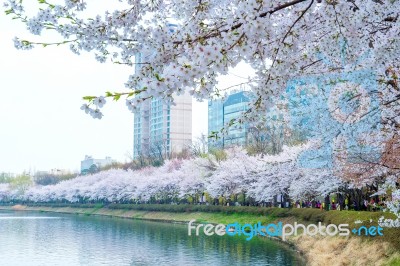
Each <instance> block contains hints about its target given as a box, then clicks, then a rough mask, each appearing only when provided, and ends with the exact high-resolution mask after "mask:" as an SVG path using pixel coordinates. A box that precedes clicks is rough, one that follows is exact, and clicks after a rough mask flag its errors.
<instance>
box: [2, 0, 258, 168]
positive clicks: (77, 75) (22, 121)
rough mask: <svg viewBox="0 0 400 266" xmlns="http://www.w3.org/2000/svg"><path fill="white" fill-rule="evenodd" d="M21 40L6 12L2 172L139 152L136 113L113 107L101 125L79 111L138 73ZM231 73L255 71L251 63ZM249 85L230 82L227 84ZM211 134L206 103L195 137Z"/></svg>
mask: <svg viewBox="0 0 400 266" xmlns="http://www.w3.org/2000/svg"><path fill="white" fill-rule="evenodd" d="M101 2H105V1H104V0H101ZM99 6H102V7H103V8H104V7H105V6H106V5H105V4H102V5H96V8H99ZM101 14H102V13H101ZM15 36H18V37H26V38H27V39H30V40H32V39H34V38H33V37H30V36H31V35H30V34H27V31H26V30H25V26H24V25H23V24H22V23H20V22H18V21H15V20H11V17H10V16H5V15H4V12H3V10H1V13H0V172H13V173H20V172H22V171H24V170H26V171H36V170H50V169H52V168H59V169H69V170H73V171H78V170H79V168H80V161H81V160H82V159H83V158H84V156H85V155H92V156H94V157H95V158H104V157H105V156H110V157H112V158H113V159H115V160H118V161H122V162H124V161H127V160H128V156H127V154H128V153H129V154H132V145H133V114H132V113H131V112H129V110H128V109H127V108H126V106H125V101H124V100H122V101H121V100H120V101H119V102H117V103H115V102H113V103H110V101H108V103H107V104H106V105H105V107H104V108H103V109H104V110H103V113H104V117H103V118H102V119H101V120H98V119H93V118H91V117H90V116H89V115H87V114H85V113H84V112H83V111H81V110H80V106H81V105H82V104H83V101H82V100H81V99H82V96H85V95H101V94H103V93H104V92H105V91H108V90H110V91H125V88H124V85H123V84H124V83H125V81H126V80H127V78H128V75H129V74H130V73H131V72H132V71H133V69H130V68H128V67H126V66H121V65H114V64H112V63H106V64H100V63H98V62H97V61H96V60H95V59H94V55H93V54H88V53H82V54H81V55H80V56H78V55H75V54H73V53H72V52H70V50H69V48H68V47H67V46H65V47H46V48H42V47H37V48H34V49H33V50H30V51H21V50H16V49H15V48H14V46H13V41H12V39H13V38H14V37H15ZM232 72H233V73H236V74H238V73H240V75H241V76H248V74H247V73H251V72H250V71H249V69H248V68H247V67H246V66H244V65H241V67H240V68H239V69H235V70H234V71H232ZM242 81H243V79H240V78H238V77H236V76H230V77H225V78H222V79H221V82H220V84H221V86H222V87H224V86H229V85H230V84H236V83H240V82H242ZM206 132H207V103H206V102H203V103H197V102H194V103H193V138H197V137H198V136H200V135H201V134H202V133H206Z"/></svg>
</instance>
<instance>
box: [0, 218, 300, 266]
mask: <svg viewBox="0 0 400 266" xmlns="http://www.w3.org/2000/svg"><path fill="white" fill-rule="evenodd" d="M1 214H4V212H2V213H1ZM1 214H0V236H1V241H0V265H299V264H301V261H299V259H298V258H297V257H296V256H295V254H294V253H293V252H292V251H291V250H289V249H287V248H286V247H285V246H282V245H280V244H279V243H276V242H274V241H271V240H268V239H261V238H253V239H252V240H251V241H246V240H245V239H244V238H241V237H230V236H224V237H220V236H211V237H210V236H208V237H206V236H198V237H197V236H188V234H187V226H186V225H181V224H167V223H159V222H149V221H139V220H128V219H119V218H111V217H93V216H78V215H59V214H54V215H52V214H49V213H46V214H41V213H30V212H7V213H6V215H7V216H1ZM2 218H7V219H2Z"/></svg>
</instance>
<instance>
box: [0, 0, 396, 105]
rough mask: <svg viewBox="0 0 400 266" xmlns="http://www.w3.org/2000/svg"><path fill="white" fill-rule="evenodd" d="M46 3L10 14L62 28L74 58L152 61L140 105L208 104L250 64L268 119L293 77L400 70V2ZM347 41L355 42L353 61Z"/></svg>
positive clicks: (139, 82)
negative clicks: (101, 8) (231, 75)
mask: <svg viewBox="0 0 400 266" xmlns="http://www.w3.org/2000/svg"><path fill="white" fill-rule="evenodd" d="M39 2H41V3H42V4H41V5H42V8H41V10H39V11H38V14H37V15H36V16H34V17H26V14H25V12H24V9H23V6H22V4H21V2H20V1H16V0H7V1H6V4H5V8H6V10H7V11H6V12H7V13H8V14H13V15H14V16H15V17H17V18H20V20H21V21H23V22H24V23H26V24H27V27H28V29H29V30H30V31H31V33H32V34H40V33H41V32H42V31H43V30H44V29H49V30H55V31H57V32H59V33H60V34H61V36H62V38H63V39H64V40H65V41H68V42H71V44H70V45H71V50H72V51H74V52H75V53H80V52H81V51H92V52H94V54H95V57H96V59H97V60H99V61H100V62H105V61H106V60H107V59H112V60H113V61H114V62H119V63H123V64H128V65H132V64H133V62H134V60H133V58H134V56H135V55H136V54H138V53H144V54H152V56H150V57H148V58H147V59H146V60H147V61H146V62H143V64H141V65H140V66H139V70H140V71H137V72H136V74H133V75H132V76H131V77H129V79H128V82H127V83H126V87H127V88H129V89H133V90H138V89H144V91H143V92H141V93H140V94H139V95H137V96H136V97H139V98H141V99H148V97H149V96H154V97H162V98H171V97H172V95H173V93H176V92H179V91H180V90H182V89H188V90H190V93H191V94H192V95H193V96H194V97H196V98H197V99H205V98H209V97H211V96H212V95H213V94H214V93H215V91H216V87H217V79H216V77H217V76H218V75H221V74H226V73H228V69H229V68H230V67H234V66H236V65H237V64H238V63H239V62H242V61H245V62H246V63H248V64H250V65H251V66H252V67H253V68H254V70H255V71H256V78H255V79H254V80H252V82H253V83H252V84H253V86H252V88H253V90H254V92H255V95H257V100H259V101H258V102H257V104H256V107H257V108H254V109H257V110H254V113H257V112H258V113H260V112H261V113H263V112H264V111H265V108H266V106H267V104H268V101H269V100H270V99H271V97H273V96H279V95H280V94H281V92H282V90H283V89H284V88H285V84H286V82H287V81H288V80H289V79H291V78H293V77H297V76H304V75H325V74H327V73H340V72H341V71H346V72H348V71H353V70H357V69H370V68H373V69H374V70H376V72H377V73H378V75H379V76H381V77H385V71H386V70H387V69H388V68H389V67H398V61H399V53H398V51H399V48H400V41H399V38H398V36H399V35H400V27H399V23H400V19H398V18H399V12H400V1H398V0H384V1H374V0H368V1H362V0H354V1H345V0H339V1H330V0H322V1H315V0H292V1H290V0H286V1H283V0H279V1H267V0H248V1H242V0H232V1H231V0H230V1H227V0H222V1H221V0H212V1H207V2H204V1H185V0H173V1H162V0H158V1H153V0H134V1H133V0H126V1H122V2H124V3H125V6H126V8H123V9H118V10H114V11H111V10H110V11H107V12H106V13H105V14H104V15H102V16H100V15H98V16H96V17H94V18H88V17H87V16H85V12H84V11H85V9H86V5H87V1H85V0H80V1H77V0H65V4H64V5H57V4H52V3H51V1H39ZM110 6H112V3H111V2H110ZM171 22H173V23H174V24H176V26H173V30H171V27H172V26H171ZM340 40H346V44H347V45H346V49H347V51H348V53H347V55H346V58H345V60H344V58H342V47H341V45H340ZM30 45H32V43H30V42H25V43H21V44H19V45H16V47H18V48H22V49H23V48H26V47H25V46H27V47H30ZM366 53H368V54H370V56H368V57H367V58H365V60H360V61H357V59H358V58H359V56H360V55H363V54H366ZM321 54H323V55H325V57H324V58H323V59H321V57H320V55H321ZM271 61H272V65H271V64H270V63H269V62H271ZM345 61H346V62H351V64H344V62H345ZM132 72H134V71H132ZM128 107H130V105H128Z"/></svg>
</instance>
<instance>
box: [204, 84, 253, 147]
mask: <svg viewBox="0 0 400 266" xmlns="http://www.w3.org/2000/svg"><path fill="white" fill-rule="evenodd" d="M250 101H251V93H250V92H248V91H239V92H233V93H231V94H230V95H228V96H226V97H224V98H221V99H215V100H211V101H209V102H208V134H209V135H212V133H213V132H218V131H220V130H221V128H223V127H224V126H225V125H226V124H228V123H229V122H230V121H231V120H232V119H238V118H240V117H241V116H242V114H243V113H244V112H246V111H247V110H248V109H249V105H250ZM248 128H249V127H248V124H235V125H233V126H231V127H229V130H228V132H227V134H226V135H225V136H222V135H221V136H220V138H219V139H217V140H211V141H210V144H209V147H210V148H211V147H218V148H224V147H228V146H232V145H244V144H246V140H247V133H248Z"/></svg>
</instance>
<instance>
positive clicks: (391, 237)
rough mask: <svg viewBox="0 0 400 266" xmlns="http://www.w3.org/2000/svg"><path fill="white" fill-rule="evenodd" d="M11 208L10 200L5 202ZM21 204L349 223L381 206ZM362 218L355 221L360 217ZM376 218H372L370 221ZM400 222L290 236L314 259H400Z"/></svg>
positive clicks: (158, 216)
mask: <svg viewBox="0 0 400 266" xmlns="http://www.w3.org/2000/svg"><path fill="white" fill-rule="evenodd" d="M0 208H3V209H11V208H12V207H10V206H8V207H7V206H2V207H0ZM20 209H24V210H31V211H43V212H60V213H73V214H81V215H106V216H113V217H122V218H131V219H145V220H155V221H164V222H183V223H186V222H188V221H190V220H196V222H197V223H214V224H216V223H222V224H229V223H234V222H239V223H241V224H244V223H250V224H254V223H257V222H261V223H262V224H267V223H277V222H283V223H291V224H293V223H294V222H297V223H303V224H310V223H314V224H317V223H318V222H322V223H325V224H336V225H338V224H349V225H350V226H349V227H350V228H351V229H352V228H358V227H360V226H362V225H365V226H367V227H368V226H370V225H377V220H378V219H379V218H380V217H381V216H384V217H385V218H386V219H388V218H390V219H395V216H394V215H391V214H389V213H382V212H356V211H321V210H318V209H281V208H259V207H227V206H198V205H145V204H143V205H130V204H112V205H107V206H103V205H101V204H97V205H96V204H75V205H71V204H48V205H47V206H24V207H22V208H20ZM357 220H358V221H362V223H361V224H354V222H355V221H357ZM370 221H372V222H370ZM399 239H400V228H391V229H387V228H385V229H384V236H380V237H359V236H357V237H355V236H350V237H349V238H344V237H306V236H297V237H292V238H290V239H289V241H290V242H291V243H293V244H294V245H295V246H296V247H297V248H298V249H299V250H300V251H302V253H303V254H304V255H305V256H306V258H307V260H308V262H309V265H322V264H328V265H400V241H399Z"/></svg>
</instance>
